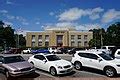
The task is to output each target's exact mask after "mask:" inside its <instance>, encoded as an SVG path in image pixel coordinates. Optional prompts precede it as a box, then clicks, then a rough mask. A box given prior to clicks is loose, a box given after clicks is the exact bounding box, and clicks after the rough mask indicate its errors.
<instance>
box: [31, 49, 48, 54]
mask: <svg viewBox="0 0 120 80" xmlns="http://www.w3.org/2000/svg"><path fill="white" fill-rule="evenodd" d="M31 53H32V54H37V53H48V54H50V52H49V50H46V49H38V50H31Z"/></svg>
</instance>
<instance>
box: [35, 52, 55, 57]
mask: <svg viewBox="0 0 120 80" xmlns="http://www.w3.org/2000/svg"><path fill="white" fill-rule="evenodd" d="M35 55H44V56H48V55H54V54H48V53H38V54H35Z"/></svg>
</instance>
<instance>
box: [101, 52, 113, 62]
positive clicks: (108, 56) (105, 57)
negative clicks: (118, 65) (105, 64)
mask: <svg viewBox="0 0 120 80" xmlns="http://www.w3.org/2000/svg"><path fill="white" fill-rule="evenodd" d="M99 56H101V57H102V58H103V59H105V60H113V58H112V57H111V56H110V55H108V54H106V53H101V54H99Z"/></svg>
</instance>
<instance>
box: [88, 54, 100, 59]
mask: <svg viewBox="0 0 120 80" xmlns="http://www.w3.org/2000/svg"><path fill="white" fill-rule="evenodd" d="M89 58H90V59H96V60H97V59H98V58H99V57H98V56H97V55H95V54H91V53H89Z"/></svg>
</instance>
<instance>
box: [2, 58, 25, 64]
mask: <svg viewBox="0 0 120 80" xmlns="http://www.w3.org/2000/svg"><path fill="white" fill-rule="evenodd" d="M22 61H25V60H24V58H23V57H22V56H10V57H5V58H4V63H6V64H8V63H15V62H22Z"/></svg>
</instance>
